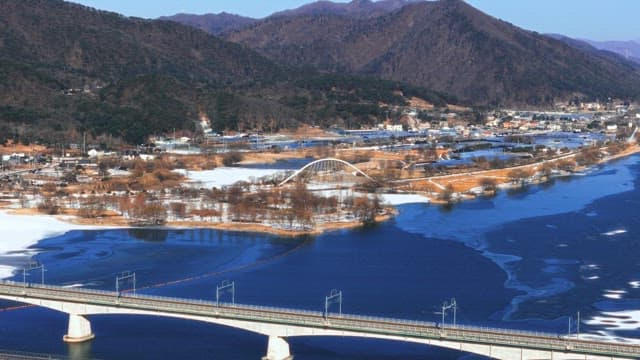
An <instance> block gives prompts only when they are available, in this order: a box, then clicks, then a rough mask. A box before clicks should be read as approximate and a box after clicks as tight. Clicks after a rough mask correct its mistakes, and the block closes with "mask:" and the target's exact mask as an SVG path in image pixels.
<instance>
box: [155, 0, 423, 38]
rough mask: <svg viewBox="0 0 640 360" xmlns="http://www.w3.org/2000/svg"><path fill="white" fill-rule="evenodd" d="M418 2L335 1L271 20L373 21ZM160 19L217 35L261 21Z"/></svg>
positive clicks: (204, 17)
mask: <svg viewBox="0 0 640 360" xmlns="http://www.w3.org/2000/svg"><path fill="white" fill-rule="evenodd" d="M418 1H422V0H380V1H375V2H373V1H370V0H352V1H351V2H349V3H334V2H331V1H325V0H321V1H315V2H312V3H309V4H306V5H303V6H300V7H298V8H295V9H291V10H285V11H280V12H277V13H275V14H272V15H271V16H269V17H270V18H275V17H292V16H304V15H309V16H320V15H337V16H344V17H350V18H373V17H376V16H381V15H384V14H387V13H389V12H392V11H395V10H398V9H400V8H402V7H404V6H405V5H408V4H411V3H415V2H418ZM159 19H160V20H170V21H175V22H177V23H180V24H183V25H188V26H191V27H194V28H196V29H200V30H203V31H206V32H208V33H210V34H214V35H220V34H223V33H226V32H230V31H235V30H241V29H244V28H246V27H248V26H249V25H252V24H254V23H257V22H259V21H260V20H258V19H253V18H249V17H244V16H239V15H234V14H228V13H225V12H222V13H219V14H204V15H196V14H176V15H172V16H163V17H160V18H159Z"/></svg>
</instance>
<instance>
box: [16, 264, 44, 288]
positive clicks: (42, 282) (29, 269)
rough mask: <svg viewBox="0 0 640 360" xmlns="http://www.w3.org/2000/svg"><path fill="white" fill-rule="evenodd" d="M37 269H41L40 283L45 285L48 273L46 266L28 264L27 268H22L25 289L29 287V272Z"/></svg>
mask: <svg viewBox="0 0 640 360" xmlns="http://www.w3.org/2000/svg"><path fill="white" fill-rule="evenodd" d="M37 269H40V283H41V284H42V285H44V272H45V271H46V270H45V269H44V264H38V263H29V264H27V266H25V267H23V268H22V284H23V285H24V286H25V287H26V286H27V272H31V270H37Z"/></svg>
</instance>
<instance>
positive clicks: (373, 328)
mask: <svg viewBox="0 0 640 360" xmlns="http://www.w3.org/2000/svg"><path fill="white" fill-rule="evenodd" d="M0 299H5V300H10V301H16V302H21V303H27V304H33V305H36V306H41V307H46V308H49V309H53V310H56V311H60V312H64V313H67V314H69V326H68V333H67V335H65V336H64V337H63V340H64V341H67V342H83V341H88V340H91V339H93V338H94V335H93V333H92V330H91V323H90V322H89V320H88V318H87V316H89V315H96V314H126V315H151V316H164V317H172V318H180V319H187V320H196V321H203V322H208V323H213V324H219V325H223V326H229V327H234V328H240V329H244V330H246V331H251V332H255V333H259V334H263V335H266V336H268V337H269V341H268V347H267V354H266V356H264V357H263V360H286V359H292V358H293V356H292V355H291V352H290V349H289V345H288V343H287V342H286V340H285V338H287V337H292V336H347V337H364V338H374V339H385V340H393V341H404V342H412V343H419V344H425V345H431V346H437V347H444V348H449V349H455V350H458V351H463V352H469V353H475V354H479V355H483V356H488V357H490V358H494V359H504V360H511V359H521V360H522V359H531V360H533V359H550V360H555V359H558V360H568V359H583V360H602V359H609V360H617V359H637V358H639V357H640V345H633V344H629V343H613V342H604V341H593V340H585V339H576V338H567V337H559V336H557V335H555V334H539V333H526V332H518V331H513V330H500V329H487V328H478V327H464V326H451V327H450V326H446V327H443V326H437V325H436V324H434V323H428V322H420V321H410V320H398V319H389V318H373V317H364V316H356V315H344V314H328V313H327V314H323V313H321V312H314V311H302V310H293V309H276V308H268V307H258V306H249V305H237V304H219V303H217V302H210V301H201V300H191V299H177V298H167V297H156V296H149V295H128V294H127V295H122V294H121V293H118V292H108V291H97V290H87V289H69V288H63V287H59V286H49V285H33V284H25V283H16V282H10V281H0ZM7 325H9V324H7Z"/></svg>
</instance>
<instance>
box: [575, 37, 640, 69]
mask: <svg viewBox="0 0 640 360" xmlns="http://www.w3.org/2000/svg"><path fill="white" fill-rule="evenodd" d="M582 41H584V42H586V43H589V44H590V45H591V46H593V47H595V48H596V49H600V50H607V51H611V52H614V53H616V54H619V55H620V56H622V57H624V58H625V59H628V60H632V61H635V62H637V63H639V64H640V41H638V40H630V41H593V40H584V39H583V40H582Z"/></svg>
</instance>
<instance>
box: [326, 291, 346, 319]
mask: <svg viewBox="0 0 640 360" xmlns="http://www.w3.org/2000/svg"><path fill="white" fill-rule="evenodd" d="M335 303H337V304H338V314H340V316H342V291H338V290H336V289H333V290H331V292H330V293H329V295H327V296H325V298H324V319H325V320H327V319H328V318H329V306H330V305H331V304H335Z"/></svg>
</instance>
